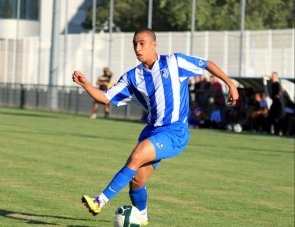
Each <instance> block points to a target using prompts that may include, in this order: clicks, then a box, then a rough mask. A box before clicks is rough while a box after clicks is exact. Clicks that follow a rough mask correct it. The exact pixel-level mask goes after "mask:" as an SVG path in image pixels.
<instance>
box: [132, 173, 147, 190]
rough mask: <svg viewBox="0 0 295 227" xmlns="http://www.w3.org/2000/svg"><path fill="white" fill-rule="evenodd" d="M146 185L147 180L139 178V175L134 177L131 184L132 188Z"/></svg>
mask: <svg viewBox="0 0 295 227" xmlns="http://www.w3.org/2000/svg"><path fill="white" fill-rule="evenodd" d="M144 185H145V182H144V181H143V180H141V179H137V177H136V176H135V177H133V179H132V180H131V181H130V183H129V186H130V188H132V189H137V188H141V187H143V186H144Z"/></svg>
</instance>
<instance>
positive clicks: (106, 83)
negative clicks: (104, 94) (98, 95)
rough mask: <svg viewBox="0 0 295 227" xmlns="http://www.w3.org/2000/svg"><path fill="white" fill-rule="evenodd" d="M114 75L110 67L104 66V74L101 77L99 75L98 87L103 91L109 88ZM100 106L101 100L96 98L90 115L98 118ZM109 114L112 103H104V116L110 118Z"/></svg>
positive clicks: (92, 117)
mask: <svg viewBox="0 0 295 227" xmlns="http://www.w3.org/2000/svg"><path fill="white" fill-rule="evenodd" d="M112 76H113V73H112V71H111V70H110V69H109V68H107V67H105V68H103V74H102V75H101V76H100V77H98V79H97V82H96V84H97V86H98V89H99V90H101V91H105V90H107V89H108V88H109V87H110V85H111V79H112ZM98 108H99V101H97V100H94V101H93V105H92V112H91V116H90V118H91V119H96V114H97V111H98ZM109 114H110V105H109V104H104V117H105V118H108V117H109Z"/></svg>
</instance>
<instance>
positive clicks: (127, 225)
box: [113, 205, 142, 227]
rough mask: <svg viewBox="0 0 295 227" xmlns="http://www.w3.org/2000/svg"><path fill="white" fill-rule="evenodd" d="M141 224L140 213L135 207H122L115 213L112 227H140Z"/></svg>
mask: <svg viewBox="0 0 295 227" xmlns="http://www.w3.org/2000/svg"><path fill="white" fill-rule="evenodd" d="M141 222H142V216H141V213H140V211H139V210H138V209H137V208H136V207H135V206H132V205H123V206H120V207H118V208H117V210H116V211H115V217H114V220H113V223H114V227H140V226H141Z"/></svg>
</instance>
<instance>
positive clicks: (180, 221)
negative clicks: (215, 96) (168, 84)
mask: <svg viewBox="0 0 295 227" xmlns="http://www.w3.org/2000/svg"><path fill="white" fill-rule="evenodd" d="M143 127H144V125H143V124H139V123H135V122H130V121H120V120H116V119H110V120H103V119H98V120H90V119H89V118H88V116H76V115H70V114H68V115H67V114H59V113H51V112H41V111H30V110H19V109H8V108H0V129H1V130H0V172H1V175H0V204H1V205H0V226H5V227H10V226H11V227H19V226H37V227H38V226H42V227H45V226H65V227H108V226H110V227H111V226H112V218H113V214H114V210H115V209H116V207H118V206H119V205H122V204H130V202H129V197H128V189H127V188H125V189H124V190H123V191H122V192H121V193H119V194H118V195H117V196H116V197H115V198H114V199H113V200H111V201H110V202H109V203H108V204H107V205H106V206H105V207H104V209H103V211H102V213H101V214H100V215H99V216H97V217H92V216H91V215H90V214H89V213H88V212H87V211H86V209H85V208H84V207H83V206H82V204H81V200H80V199H81V196H82V195H83V194H88V195H91V196H93V195H96V194H98V193H99V192H101V190H102V189H104V187H105V186H106V184H107V183H108V182H109V180H110V179H111V178H112V176H113V175H114V174H115V173H116V172H117V170H118V169H119V168H120V167H121V166H122V165H123V164H124V163H125V160H126V158H127V156H128V155H129V153H130V151H131V150H132V148H133V147H134V145H135V144H136V141H137V136H138V134H139V133H140V131H141V129H142V128H143ZM147 187H148V189H149V215H150V220H151V222H150V225H149V226H150V227H211V226H214V227H215V226H218V227H234V226H236V227H256V226H261V227H262V226H263V227H266V226H273V227H293V226H294V139H293V138H284V137H275V136H268V135H257V134H247V133H240V134H235V133H229V132H220V131H211V130H196V129H192V130H191V140H190V143H189V145H188V146H187V148H186V150H185V151H184V153H182V154H181V155H180V156H178V157H176V158H173V159H169V160H165V161H163V162H162V163H161V165H160V166H159V168H158V169H157V170H156V171H155V172H154V174H153V175H152V176H151V178H150V181H149V182H148V185H147Z"/></svg>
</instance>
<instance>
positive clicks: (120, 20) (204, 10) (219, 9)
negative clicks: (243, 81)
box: [83, 0, 295, 32]
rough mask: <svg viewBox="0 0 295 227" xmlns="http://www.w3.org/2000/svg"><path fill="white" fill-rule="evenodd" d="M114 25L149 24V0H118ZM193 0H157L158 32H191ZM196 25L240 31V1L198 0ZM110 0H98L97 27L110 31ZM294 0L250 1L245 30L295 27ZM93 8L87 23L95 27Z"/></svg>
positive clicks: (127, 29)
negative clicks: (93, 23)
mask: <svg viewBox="0 0 295 227" xmlns="http://www.w3.org/2000/svg"><path fill="white" fill-rule="evenodd" d="M114 2H115V4H114V5H115V6H114V24H115V25H116V26H117V27H119V28H120V30H122V31H124V32H130V31H131V32H133V31H134V30H135V28H139V27H146V26H147V20H148V2H149V0H114ZM191 3H192V0H182V1H177V0H173V1H171V0H153V20H152V28H153V29H154V30H155V31H189V30H190V29H191V11H192V9H191V5H192V4H191ZM196 3H197V4H196V23H195V24H196V28H195V30H197V31H204V30H209V31H210V30H217V31H218V30H239V29H240V0H196ZM109 7H110V1H109V0H100V1H98V3H97V14H96V16H97V27H98V28H99V29H103V28H105V29H104V30H107V29H106V28H108V20H109ZM294 12H295V11H294V2H293V0H259V1H250V0H247V1H246V12H245V13H246V15H245V29H248V30H258V29H283V28H293V27H294ZM91 20H92V8H89V10H88V16H87V18H86V21H85V22H84V23H83V26H84V28H87V29H91V28H92V22H91Z"/></svg>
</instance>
